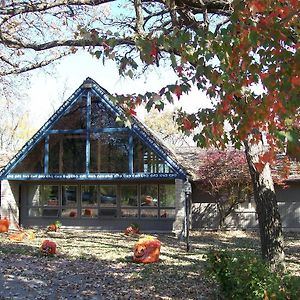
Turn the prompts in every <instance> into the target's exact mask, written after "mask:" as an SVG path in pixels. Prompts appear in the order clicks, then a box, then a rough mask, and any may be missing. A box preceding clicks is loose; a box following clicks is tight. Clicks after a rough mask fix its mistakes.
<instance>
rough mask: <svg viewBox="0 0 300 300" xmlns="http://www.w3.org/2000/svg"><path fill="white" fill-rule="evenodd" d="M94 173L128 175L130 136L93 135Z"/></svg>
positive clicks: (92, 156)
mask: <svg viewBox="0 0 300 300" xmlns="http://www.w3.org/2000/svg"><path fill="white" fill-rule="evenodd" d="M90 171H91V172H92V173H128V135H127V134H126V133H116V132H115V133H93V134H92V135H91V162H90Z"/></svg>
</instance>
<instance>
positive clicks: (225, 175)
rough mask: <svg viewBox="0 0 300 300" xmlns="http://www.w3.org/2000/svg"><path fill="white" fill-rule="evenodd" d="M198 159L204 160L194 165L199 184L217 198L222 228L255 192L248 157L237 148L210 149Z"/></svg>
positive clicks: (220, 226)
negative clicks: (240, 205)
mask: <svg viewBox="0 0 300 300" xmlns="http://www.w3.org/2000/svg"><path fill="white" fill-rule="evenodd" d="M198 159H199V160H201V163H200V164H199V166H197V167H196V168H195V173H196V176H197V181H196V184H197V187H199V188H200V189H201V190H202V191H203V192H206V193H209V194H210V195H211V196H212V197H213V198H214V199H215V201H216V205H217V209H218V214H219V216H218V217H219V228H220V229H223V228H224V227H225V225H226V218H227V217H228V216H229V215H230V214H231V213H232V212H234V210H235V209H236V208H237V206H238V205H239V204H241V203H243V202H245V201H249V199H251V197H252V194H253V191H252V185H251V178H250V174H249V168H248V167H247V162H246V157H245V155H244V153H243V152H242V151H238V150H234V149H227V150H217V149H208V150H207V151H206V152H205V153H204V154H201V155H199V157H198Z"/></svg>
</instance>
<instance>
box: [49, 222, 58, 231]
mask: <svg viewBox="0 0 300 300" xmlns="http://www.w3.org/2000/svg"><path fill="white" fill-rule="evenodd" d="M56 230H57V228H56V225H55V224H50V225H49V226H48V228H47V231H56Z"/></svg>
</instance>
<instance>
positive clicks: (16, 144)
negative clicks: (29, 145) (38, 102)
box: [0, 76, 33, 154]
mask: <svg viewBox="0 0 300 300" xmlns="http://www.w3.org/2000/svg"><path fill="white" fill-rule="evenodd" d="M24 79H26V76H22V77H21V78H20V77H0V107H1V119H0V151H1V152H2V153H4V152H8V153H10V154H13V153H15V152H16V151H17V150H18V149H20V147H21V146H22V145H23V144H24V143H25V142H26V141H27V140H28V139H29V138H30V137H31V135H32V134H33V128H32V126H30V125H29V124H30V122H29V119H28V112H27V110H26V105H25V104H26V100H27V96H26V93H25V90H26V87H27V86H26V83H25V84H24V82H23V81H24Z"/></svg>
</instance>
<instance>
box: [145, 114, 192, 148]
mask: <svg viewBox="0 0 300 300" xmlns="http://www.w3.org/2000/svg"><path fill="white" fill-rule="evenodd" d="M144 123H145V124H146V125H147V126H148V127H149V128H150V129H152V130H153V131H154V132H155V133H156V134H158V136H159V137H160V138H161V139H162V140H163V141H164V142H166V143H167V144H168V145H169V146H170V147H173V148H176V147H182V146H189V145H190V144H191V142H193V141H190V140H189V139H188V137H187V136H186V135H185V134H184V133H183V132H182V131H180V130H179V126H178V124H177V123H176V121H175V119H174V111H172V110H166V111H163V112H159V111H158V110H151V111H150V112H149V113H148V114H147V115H146V116H145V119H144Z"/></svg>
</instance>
